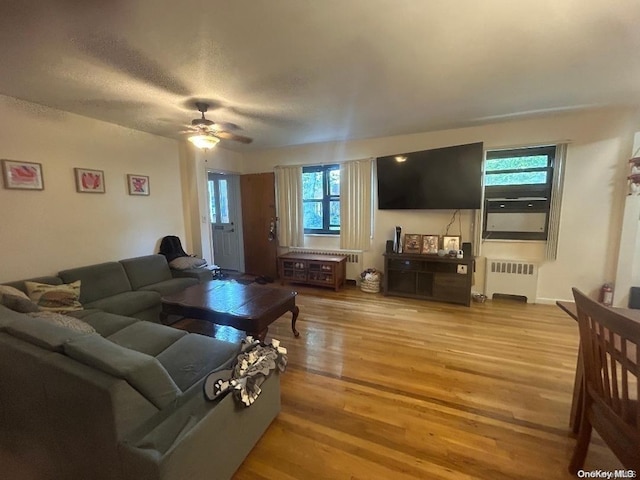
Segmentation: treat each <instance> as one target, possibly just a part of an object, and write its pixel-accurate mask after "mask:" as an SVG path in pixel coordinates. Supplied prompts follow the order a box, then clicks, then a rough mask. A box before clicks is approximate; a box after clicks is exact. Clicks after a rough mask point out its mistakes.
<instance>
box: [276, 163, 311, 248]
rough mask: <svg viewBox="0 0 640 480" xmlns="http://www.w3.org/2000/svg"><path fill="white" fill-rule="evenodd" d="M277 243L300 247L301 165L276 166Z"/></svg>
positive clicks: (301, 229)
mask: <svg viewBox="0 0 640 480" xmlns="http://www.w3.org/2000/svg"><path fill="white" fill-rule="evenodd" d="M275 173H276V202H277V208H278V222H279V223H278V243H279V245H280V246H281V247H302V246H303V245H304V226H303V212H302V167H301V166H297V167H276V169H275Z"/></svg>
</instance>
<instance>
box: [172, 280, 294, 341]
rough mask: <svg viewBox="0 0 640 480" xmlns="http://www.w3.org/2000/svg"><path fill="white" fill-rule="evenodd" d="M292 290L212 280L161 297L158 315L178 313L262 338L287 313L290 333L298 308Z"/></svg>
mask: <svg viewBox="0 0 640 480" xmlns="http://www.w3.org/2000/svg"><path fill="white" fill-rule="evenodd" d="M296 295H297V293H296V292H292V291H290V290H284V289H280V288H272V287H267V286H263V285H242V284H241V283H236V282H233V281H223V280H212V281H210V282H206V283H200V284H198V285H193V286H191V287H187V288H185V289H184V290H183V291H182V292H180V293H175V294H172V295H166V296H164V297H162V313H161V314H162V315H163V316H165V317H166V316H167V315H181V316H183V317H188V318H197V319H199V320H206V321H208V322H212V323H215V324H216V325H227V326H230V327H233V328H235V329H238V330H243V331H245V332H247V335H251V336H253V337H255V338H258V339H259V340H261V341H262V340H264V338H265V336H266V335H267V331H268V329H269V325H271V324H272V323H273V322H274V321H275V320H276V319H278V318H280V317H281V316H282V315H284V314H285V313H286V312H291V314H292V317H291V330H292V331H293V335H294V336H296V337H297V336H299V335H300V333H299V332H298V331H297V330H296V320H297V319H298V313H300V309H299V308H298V307H297V306H296Z"/></svg>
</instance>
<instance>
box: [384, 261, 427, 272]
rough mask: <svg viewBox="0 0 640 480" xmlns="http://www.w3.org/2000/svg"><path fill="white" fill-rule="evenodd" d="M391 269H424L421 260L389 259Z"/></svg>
mask: <svg viewBox="0 0 640 480" xmlns="http://www.w3.org/2000/svg"><path fill="white" fill-rule="evenodd" d="M389 269H392V270H422V262H421V261H419V260H399V259H393V260H389Z"/></svg>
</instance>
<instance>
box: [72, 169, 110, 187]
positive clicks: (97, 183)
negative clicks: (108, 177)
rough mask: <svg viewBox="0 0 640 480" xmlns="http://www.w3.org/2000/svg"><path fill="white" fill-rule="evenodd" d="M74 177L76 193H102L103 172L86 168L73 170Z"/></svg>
mask: <svg viewBox="0 0 640 480" xmlns="http://www.w3.org/2000/svg"><path fill="white" fill-rule="evenodd" d="M73 170H74V172H75V175H76V192H79V193H104V192H105V187H104V172H103V171H102V170H90V169H88V168H74V169H73Z"/></svg>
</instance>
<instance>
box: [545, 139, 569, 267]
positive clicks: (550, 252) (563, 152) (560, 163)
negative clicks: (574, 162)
mask: <svg viewBox="0 0 640 480" xmlns="http://www.w3.org/2000/svg"><path fill="white" fill-rule="evenodd" d="M566 157H567V144H566V143H561V144H559V145H557V146H556V158H555V160H554V165H553V184H552V187H551V207H550V209H549V230H548V232H549V233H548V235H547V245H546V247H545V252H544V258H545V260H555V259H556V257H557V255H558V237H559V234H560V207H561V204H562V190H563V187H564V163H565V159H566Z"/></svg>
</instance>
